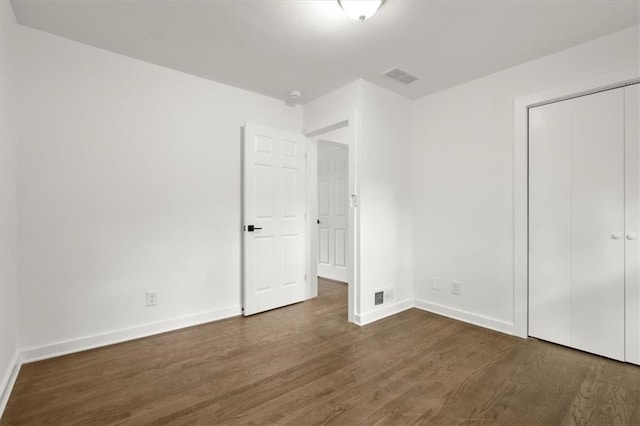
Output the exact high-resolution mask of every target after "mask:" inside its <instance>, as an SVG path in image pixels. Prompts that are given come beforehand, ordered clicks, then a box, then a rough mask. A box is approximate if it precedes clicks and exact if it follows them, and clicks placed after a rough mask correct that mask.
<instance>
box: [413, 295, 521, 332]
mask: <svg viewBox="0 0 640 426" xmlns="http://www.w3.org/2000/svg"><path fill="white" fill-rule="evenodd" d="M414 306H415V307H416V308H418V309H422V310H423V311H427V312H431V313H434V314H438V315H442V316H445V317H449V318H453V319H456V320H459V321H463V322H467V323H469V324H473V325H477V326H480V327H484V328H488V329H490V330H494V331H499V332H501V333H505V334H511V335H513V334H514V331H515V327H514V324H513V323H512V322H506V321H501V320H497V319H495V318H490V317H486V316H484V315H477V314H472V313H471V312H467V311H463V310H460V309H456V308H450V307H448V306H444V305H440V304H437V303H432V302H427V301H426V300H420V299H415V300H414Z"/></svg>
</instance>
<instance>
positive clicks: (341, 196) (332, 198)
mask: <svg viewBox="0 0 640 426" xmlns="http://www.w3.org/2000/svg"><path fill="white" fill-rule="evenodd" d="M307 136H308V137H309V138H310V149H309V150H308V152H309V153H310V155H309V158H308V170H309V175H308V176H309V180H308V182H309V185H308V194H309V200H308V206H309V212H310V214H311V216H310V218H311V220H310V221H309V223H310V226H311V229H310V232H309V235H310V236H311V238H310V240H311V241H310V244H311V249H310V251H309V257H308V262H309V264H310V268H309V273H310V274H311V276H313V277H314V278H315V279H314V280H313V281H315V283H316V288H315V289H314V291H313V292H314V293H315V294H313V295H312V297H313V296H315V295H317V294H318V288H317V283H318V281H320V282H322V283H323V285H325V286H326V285H329V286H330V285H336V284H337V285H346V286H347V288H348V291H347V294H348V301H347V306H348V309H347V311H348V320H349V321H350V322H353V321H354V311H355V309H354V308H355V303H354V301H355V300H356V298H355V293H356V291H355V290H356V289H355V287H356V286H355V267H354V264H355V262H354V259H355V241H356V238H355V224H354V223H355V218H356V214H355V212H356V208H357V197H356V196H355V194H356V189H355V188H356V186H355V173H354V171H355V158H354V156H353V152H354V149H353V147H354V141H355V137H354V136H355V134H354V128H353V125H352V124H351V123H350V122H349V121H348V120H345V121H343V122H339V123H336V124H334V125H332V126H328V127H325V128H323V129H321V130H318V131H315V132H312V133H308V134H307Z"/></svg>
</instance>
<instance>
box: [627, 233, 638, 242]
mask: <svg viewBox="0 0 640 426" xmlns="http://www.w3.org/2000/svg"><path fill="white" fill-rule="evenodd" d="M636 238H638V235H637V234H636V233H635V232H629V233H628V234H627V240H629V241H631V240H635V239H636Z"/></svg>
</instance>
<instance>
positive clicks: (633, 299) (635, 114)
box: [624, 84, 640, 364]
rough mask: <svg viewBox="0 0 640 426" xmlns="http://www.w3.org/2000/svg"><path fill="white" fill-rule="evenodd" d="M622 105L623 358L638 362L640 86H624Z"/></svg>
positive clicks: (639, 351) (639, 347)
mask: <svg viewBox="0 0 640 426" xmlns="http://www.w3.org/2000/svg"><path fill="white" fill-rule="evenodd" d="M624 101H625V102H624V105H625V135H624V139H625V238H626V241H625V299H626V305H625V317H626V318H625V330H626V341H625V360H626V361H628V362H632V363H634V364H640V270H639V266H640V247H639V246H638V244H640V241H639V240H638V234H639V233H640V232H639V231H640V149H638V142H639V141H638V136H639V134H640V123H639V120H638V118H639V117H640V108H639V107H638V102H640V85H638V84H634V85H633V86H628V87H626V88H625V89H624Z"/></svg>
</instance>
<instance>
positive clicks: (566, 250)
mask: <svg viewBox="0 0 640 426" xmlns="http://www.w3.org/2000/svg"><path fill="white" fill-rule="evenodd" d="M624 161H625V157H624V89H622V88H621V89H615V90H610V91H606V92H601V93H597V94H593V95H589V96H583V97H579V98H575V99H570V100H567V101H562V102H557V103H553V104H549V105H544V106H541V107H536V108H532V109H531V110H530V112H529V335H531V336H533V337H538V338H540V339H544V340H549V341H552V342H555V343H559V344H563V345H567V346H571V347H574V348H577V349H581V350H584V351H587V352H592V353H595V354H599V355H603V356H606V357H609V358H614V359H619V360H623V359H624V350H625V299H624V297H625V295H624V292H625V277H624V276H625V265H624V262H625V252H624V244H625V238H624V237H625V235H624V232H625V231H624V219H625V213H624V212H625V210H624V207H625V206H624V202H625V201H624V195H625V187H624V172H625V168H624Z"/></svg>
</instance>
